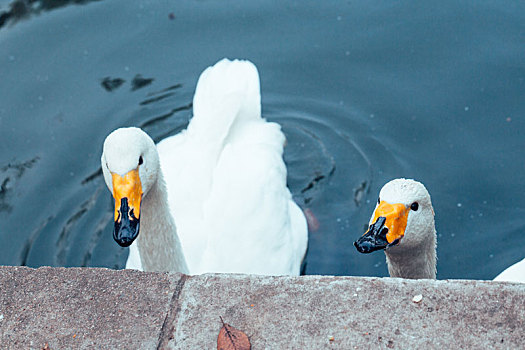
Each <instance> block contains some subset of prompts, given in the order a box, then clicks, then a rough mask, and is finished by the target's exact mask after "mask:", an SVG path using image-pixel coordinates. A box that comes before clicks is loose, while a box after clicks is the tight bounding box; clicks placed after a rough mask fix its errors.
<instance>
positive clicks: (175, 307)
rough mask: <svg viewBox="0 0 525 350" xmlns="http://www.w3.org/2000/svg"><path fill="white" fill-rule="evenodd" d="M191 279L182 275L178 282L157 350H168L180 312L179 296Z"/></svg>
mask: <svg viewBox="0 0 525 350" xmlns="http://www.w3.org/2000/svg"><path fill="white" fill-rule="evenodd" d="M189 278H190V276H188V275H181V278H180V279H179V281H178V282H177V286H176V287H175V291H174V292H173V295H172V297H171V301H170V305H169V309H168V312H167V313H166V318H165V319H164V323H163V324H162V328H161V330H160V334H159V342H158V345H157V350H158V349H166V347H167V345H168V342H169V341H170V340H171V338H172V336H173V334H174V332H175V322H174V321H175V318H176V317H177V315H178V313H179V311H180V303H179V296H180V293H181V292H182V289H183V288H184V284H185V283H186V280H187V279H189Z"/></svg>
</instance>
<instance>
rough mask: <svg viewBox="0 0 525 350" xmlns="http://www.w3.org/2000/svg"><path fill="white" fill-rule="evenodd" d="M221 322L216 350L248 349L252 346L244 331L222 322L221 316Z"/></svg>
mask: <svg viewBox="0 0 525 350" xmlns="http://www.w3.org/2000/svg"><path fill="white" fill-rule="evenodd" d="M221 322H222V328H221V330H220V331H219V336H218V337H217V350H250V349H251V348H252V345H251V344H250V340H249V339H248V336H247V335H246V334H245V333H244V332H242V331H240V330H238V329H237V328H234V327H232V326H230V325H229V324H227V323H224V321H223V320H222V317H221Z"/></svg>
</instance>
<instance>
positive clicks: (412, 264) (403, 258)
mask: <svg viewBox="0 0 525 350" xmlns="http://www.w3.org/2000/svg"><path fill="white" fill-rule="evenodd" d="M431 237H432V238H431V239H428V240H426V241H425V242H422V243H421V244H420V245H419V246H415V247H410V248H407V247H392V248H390V249H387V250H385V255H386V262H387V265H388V272H389V273H390V277H400V278H410V279H423V278H425V279H436V233H435V230H434V232H433V234H432V235H431Z"/></svg>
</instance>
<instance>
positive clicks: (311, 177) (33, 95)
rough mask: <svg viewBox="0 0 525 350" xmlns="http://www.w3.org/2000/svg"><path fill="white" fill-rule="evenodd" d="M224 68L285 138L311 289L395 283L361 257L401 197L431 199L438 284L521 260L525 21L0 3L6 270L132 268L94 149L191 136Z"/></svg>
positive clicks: (403, 7) (447, 14) (177, 4)
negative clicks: (126, 133) (389, 205)
mask: <svg viewBox="0 0 525 350" xmlns="http://www.w3.org/2000/svg"><path fill="white" fill-rule="evenodd" d="M223 57H229V58H245V59H249V60H251V61H253V62H254V63H255V64H256V65H257V67H258V69H259V73H260V75H261V85H262V103H263V115H264V116H265V117H266V118H267V119H268V120H271V121H276V122H278V123H280V124H281V125H282V127H283V130H284V132H285V134H286V135H287V138H288V145H287V147H286V149H285V160H286V162H287V164H288V172H289V186H290V188H291V190H292V192H293V194H294V197H295V199H296V200H297V202H298V203H299V204H300V205H301V207H302V208H303V209H305V210H308V211H309V212H311V213H312V214H313V215H314V216H315V217H316V218H317V220H318V222H319V227H318V229H317V230H315V231H312V232H310V246H309V251H308V256H307V269H306V273H308V274H335V275H368V276H385V275H387V270H386V266H385V258H384V254H383V253H382V252H378V253H375V254H370V255H362V254H359V253H358V252H357V251H356V250H355V248H354V247H353V246H352V242H353V241H354V240H355V239H356V238H358V237H359V236H360V235H361V234H362V233H363V232H364V231H363V228H364V225H365V224H366V223H367V222H368V219H369V217H370V215H371V213H372V210H373V208H374V205H375V201H376V199H377V195H378V192H379V189H380V188H381V187H382V185H383V184H384V183H385V182H387V181H388V180H390V179H392V178H395V177H409V178H415V179H417V180H419V181H421V182H423V183H424V184H425V185H426V186H427V188H428V190H429V191H430V193H431V195H432V201H433V204H434V208H435V211H436V226H437V230H438V258H439V260H438V278H442V279H443V278H474V279H490V278H493V277H494V276H495V275H496V274H497V273H499V272H500V271H501V270H502V269H503V268H505V267H506V266H508V265H510V264H512V263H514V262H516V261H518V260H520V259H521V258H523V257H525V233H524V229H525V196H524V194H525V178H524V176H523V174H524V173H525V136H524V132H525V131H524V128H525V82H524V79H525V2H516V1H500V0H498V1H483V2H479V1H464V2H459V3H458V2H457V1H440V2H439V3H437V2H436V3H422V2H420V1H396V2H376V1H347V2H342V1H257V2H255V1H253V2H252V1H224V0H223V1H211V0H210V1H205V0H201V1H129V0H113V1H78V0H77V1H65V0H64V1H58V2H57V1H34V0H32V1H29V0H26V1H15V2H11V1H6V0H0V186H1V187H0V242H1V243H0V264H4V265H27V266H32V267H36V266H41V265H51V266H106V267H110V268H122V267H123V266H124V264H125V261H126V257H127V254H128V253H127V250H126V249H123V248H120V247H119V246H118V245H117V244H116V243H115V242H114V241H113V239H112V235H111V232H112V226H113V225H112V205H113V204H112V197H111V195H110V193H109V191H108V190H107V189H106V187H105V184H104V182H103V179H102V176H101V174H100V163H99V162H100V154H101V151H102V142H103V140H104V138H105V137H106V135H107V134H108V133H109V132H111V131H112V130H113V129H115V128H118V127H121V126H130V125H135V126H141V127H143V128H144V129H145V130H146V131H147V132H148V133H149V134H150V135H152V136H153V137H154V138H155V140H156V141H158V140H161V139H162V138H164V137H166V136H169V135H173V134H175V133H176V132H178V131H179V130H181V129H183V128H185V126H186V125H187V123H188V120H189V118H190V116H191V100H192V97H193V92H194V89H195V84H196V81H197V78H198V76H199V74H200V72H201V71H202V70H203V69H205V68H206V67H207V66H209V65H212V64H214V63H215V62H216V61H218V60H219V59H221V58H223Z"/></svg>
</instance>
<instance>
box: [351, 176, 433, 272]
mask: <svg viewBox="0 0 525 350" xmlns="http://www.w3.org/2000/svg"><path fill="white" fill-rule="evenodd" d="M382 218H384V219H382ZM382 220H384V221H382ZM354 244H355V246H356V248H357V249H358V250H359V251H360V252H362V253H370V252H372V251H375V250H379V249H385V255H386V261H387V265H388V271H389V273H390V276H391V277H402V278H417V279H419V278H428V279H435V278H436V228H435V224H434V209H433V208H432V202H431V200H430V194H429V193H428V191H427V189H426V188H425V186H424V185H423V184H422V183H420V182H417V181H414V180H409V179H395V180H392V181H390V182H388V183H387V184H385V185H384V186H383V188H382V189H381V191H380V193H379V199H378V203H377V205H376V208H375V210H374V213H373V214H372V217H371V218H370V229H369V230H368V232H367V233H365V235H363V236H361V237H360V238H359V239H358V240H357V241H356V242H355V243H354Z"/></svg>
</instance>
